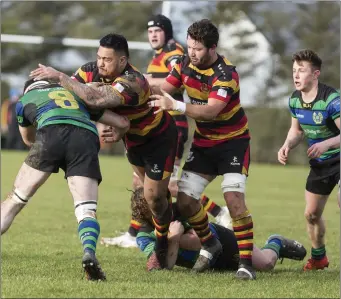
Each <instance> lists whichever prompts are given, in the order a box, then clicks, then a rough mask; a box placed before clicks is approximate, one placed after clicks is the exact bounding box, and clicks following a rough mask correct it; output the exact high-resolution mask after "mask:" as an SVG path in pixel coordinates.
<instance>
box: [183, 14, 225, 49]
mask: <svg viewBox="0 0 341 299" xmlns="http://www.w3.org/2000/svg"><path fill="white" fill-rule="evenodd" d="M187 36H190V37H191V38H192V39H194V40H195V41H197V42H200V43H202V44H203V45H204V46H205V47H206V48H212V47H213V46H214V45H216V46H218V41H219V32H218V28H217V27H216V26H215V25H213V23H212V22H211V21H210V20H208V19H203V20H200V21H198V22H195V23H193V24H192V25H191V26H189V28H188V30H187Z"/></svg>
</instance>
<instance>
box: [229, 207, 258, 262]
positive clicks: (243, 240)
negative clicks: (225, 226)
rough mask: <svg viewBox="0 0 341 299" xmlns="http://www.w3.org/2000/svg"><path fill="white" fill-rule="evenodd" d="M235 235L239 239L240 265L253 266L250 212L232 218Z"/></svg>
mask: <svg viewBox="0 0 341 299" xmlns="http://www.w3.org/2000/svg"><path fill="white" fill-rule="evenodd" d="M232 225H233V231H234V235H235V236H236V238H237V243H238V248H239V258H240V263H242V264H246V265H250V266H252V250H253V222H252V216H251V214H250V212H249V211H248V210H246V211H245V212H244V213H243V214H241V215H239V216H238V217H236V218H232Z"/></svg>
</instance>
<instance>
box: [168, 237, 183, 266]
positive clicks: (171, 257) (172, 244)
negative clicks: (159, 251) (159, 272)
mask: <svg viewBox="0 0 341 299" xmlns="http://www.w3.org/2000/svg"><path fill="white" fill-rule="evenodd" d="M179 246H180V235H176V236H172V237H170V238H168V252H167V267H168V269H173V267H174V266H175V263H176V260H177V258H178V252H179Z"/></svg>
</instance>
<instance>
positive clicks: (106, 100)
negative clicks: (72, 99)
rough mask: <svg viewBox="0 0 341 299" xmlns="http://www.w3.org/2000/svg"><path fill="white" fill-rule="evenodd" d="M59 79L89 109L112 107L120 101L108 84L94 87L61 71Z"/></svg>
mask: <svg viewBox="0 0 341 299" xmlns="http://www.w3.org/2000/svg"><path fill="white" fill-rule="evenodd" d="M59 80H60V84H61V85H62V86H63V87H64V88H65V89H67V90H69V91H72V92H74V93H75V94H76V95H77V96H79V97H80V98H81V99H82V100H83V101H84V103H85V104H86V105H87V106H88V107H89V108H91V109H103V108H112V107H116V106H117V105H118V104H119V103H120V102H121V99H120V98H118V97H117V96H116V95H115V93H114V91H113V89H112V87H111V86H109V85H103V86H100V87H98V88H94V87H91V86H88V85H86V84H83V83H80V82H78V81H77V80H73V79H72V78H71V77H69V76H67V75H65V74H63V73H60V75H59Z"/></svg>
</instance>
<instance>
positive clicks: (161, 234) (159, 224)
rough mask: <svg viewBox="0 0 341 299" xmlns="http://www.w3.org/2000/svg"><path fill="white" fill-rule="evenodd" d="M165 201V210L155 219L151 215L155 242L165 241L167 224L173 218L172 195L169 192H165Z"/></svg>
mask: <svg viewBox="0 0 341 299" xmlns="http://www.w3.org/2000/svg"><path fill="white" fill-rule="evenodd" d="M167 202H168V206H167V210H166V211H165V212H164V213H163V215H162V217H160V218H159V219H157V218H156V217H155V216H153V223H154V226H155V235H156V238H157V241H158V242H157V243H159V244H161V243H162V242H165V241H167V236H168V229H169V225H170V222H171V221H172V218H173V208H172V195H171V194H170V192H168V194H167Z"/></svg>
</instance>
